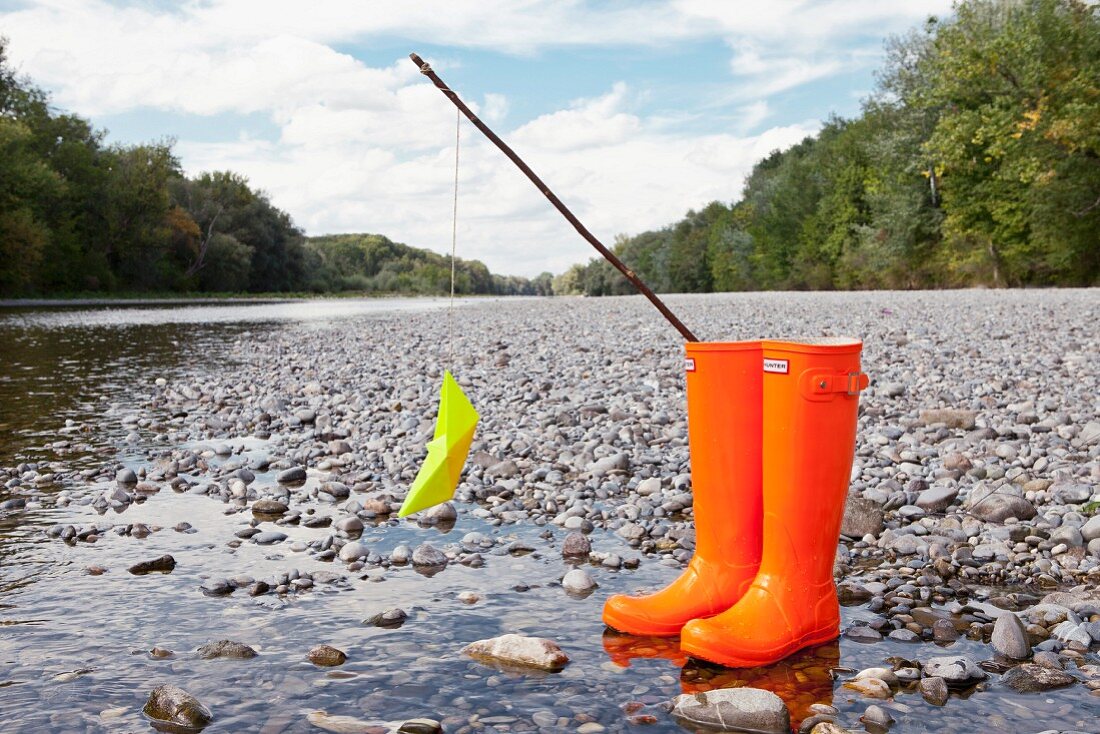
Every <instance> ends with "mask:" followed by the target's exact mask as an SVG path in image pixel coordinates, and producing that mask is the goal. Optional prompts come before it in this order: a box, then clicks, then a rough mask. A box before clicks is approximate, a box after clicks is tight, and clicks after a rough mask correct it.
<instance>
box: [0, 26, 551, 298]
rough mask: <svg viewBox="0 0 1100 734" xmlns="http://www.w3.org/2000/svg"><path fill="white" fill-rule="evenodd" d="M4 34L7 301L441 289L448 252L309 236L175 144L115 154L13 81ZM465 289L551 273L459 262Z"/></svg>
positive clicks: (0, 87) (1, 101)
mask: <svg viewBox="0 0 1100 734" xmlns="http://www.w3.org/2000/svg"><path fill="white" fill-rule="evenodd" d="M5 46H6V41H5V40H4V39H3V38H0V297H19V296H35V295H56V294H61V295H65V294H78V293H80V294H83V293H104V294H110V293H168V292H171V293H193V292H206V293H211V292H217V293H289V292H312V293H331V292H341V291H348V292H355V293H365V294H376V293H378V294H388V293H402V294H442V293H447V292H449V290H450V277H451V264H450V257H449V256H444V255H440V254H437V253H435V252H431V251H429V250H422V249H417V248H414V247H409V246H407V245H402V244H399V243H395V242H391V241H390V240H389V239H387V238H386V237H383V236H381V235H368V234H362V235H359V234H356V235H334V236H329V237H308V238H307V237H304V236H303V235H302V232H301V230H299V229H298V228H297V227H295V226H294V222H293V221H292V220H291V218H290V215H289V214H287V213H286V212H284V211H282V210H280V209H278V208H276V207H275V206H273V205H272V204H271V201H270V200H269V199H268V197H267V195H266V194H264V193H263V192H262V191H257V190H255V189H253V188H252V187H251V186H250V185H249V183H248V180H247V179H246V178H245V177H244V176H241V175H240V174H237V173H233V172H230V171H219V172H214V173H203V174H200V175H198V176H196V177H188V176H185V175H183V173H182V171H181V170H180V164H179V161H178V160H177V159H176V157H175V156H174V155H173V153H172V143H171V141H167V140H166V141H160V142H153V143H148V144H144V145H133V146H123V145H108V144H106V143H105V142H104V133H103V131H101V130H96V129H95V128H93V127H92V125H91V124H90V123H89V122H88V121H87V120H85V119H83V118H81V117H79V116H77V115H72V114H66V113H61V112H57V111H56V110H54V109H53V108H51V106H50V101H49V97H48V95H47V94H46V93H45V92H44V91H42V90H41V89H39V88H38V87H36V86H35V85H34V84H33V83H32V82H31V81H30V80H28V79H25V78H22V77H20V76H18V75H16V74H15V72H14V70H13V69H12V67H11V65H10V64H9V63H8V62H7V59H6V56H5ZM455 271H456V291H457V292H459V293H461V294H505V295H512V294H523V295H549V294H550V281H551V276H550V274H549V273H544V274H543V275H541V276H539V277H538V278H535V279H533V280H530V279H527V278H519V277H512V276H501V275H495V274H493V273H490V272H489V269H488V268H487V267H486V266H485V265H484V264H483V263H481V262H478V261H476V260H461V259H456V261H455Z"/></svg>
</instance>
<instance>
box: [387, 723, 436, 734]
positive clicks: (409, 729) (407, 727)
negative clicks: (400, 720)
mask: <svg viewBox="0 0 1100 734" xmlns="http://www.w3.org/2000/svg"><path fill="white" fill-rule="evenodd" d="M442 732H443V725H442V724H441V723H440V722H438V721H436V720H435V719H409V720H408V721H406V722H405V723H404V724H402V725H401V726H399V727H397V734H442Z"/></svg>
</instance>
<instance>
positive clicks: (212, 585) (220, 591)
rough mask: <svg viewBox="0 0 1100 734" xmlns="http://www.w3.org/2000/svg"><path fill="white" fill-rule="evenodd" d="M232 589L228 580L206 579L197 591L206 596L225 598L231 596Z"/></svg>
mask: <svg viewBox="0 0 1100 734" xmlns="http://www.w3.org/2000/svg"><path fill="white" fill-rule="evenodd" d="M234 588H235V587H234V586H233V584H231V583H230V582H229V580H228V579H208V580H207V581H206V582H205V583H203V585H202V586H200V587H199V590H200V591H202V593H203V594H205V595H206V596H226V595H227V594H232V593H233V589H234Z"/></svg>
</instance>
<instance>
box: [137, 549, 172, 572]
mask: <svg viewBox="0 0 1100 734" xmlns="http://www.w3.org/2000/svg"><path fill="white" fill-rule="evenodd" d="M175 567H176V559H175V558H173V557H172V556H170V555H167V554H165V555H163V556H161V557H160V558H154V559H152V560H148V561H139V562H138V563H135V564H134V565H132V566H130V569H129V570H130V573H132V574H134V575H135V576H140V575H144V574H147V573H171V571H172V569H174V568H175Z"/></svg>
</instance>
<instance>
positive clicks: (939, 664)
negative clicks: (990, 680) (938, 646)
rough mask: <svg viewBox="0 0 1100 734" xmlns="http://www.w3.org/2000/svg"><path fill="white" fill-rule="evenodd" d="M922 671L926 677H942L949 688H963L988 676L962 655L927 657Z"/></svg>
mask: <svg viewBox="0 0 1100 734" xmlns="http://www.w3.org/2000/svg"><path fill="white" fill-rule="evenodd" d="M922 672H923V673H924V675H926V676H928V677H938V678H943V680H944V682H945V683H947V685H948V687H949V688H965V687H967V686H970V685H973V684H974V683H977V682H979V681H983V680H985V679H986V678H987V677H989V676H988V675H987V674H986V672H985V671H984V670H982V669H981V668H979V667H978V664H977V663H975V662H974V661H973V660H971V659H970V658H968V657H966V656H963V655H949V656H944V657H936V658H928V660H927V661H925V663H924V667H923V668H922Z"/></svg>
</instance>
